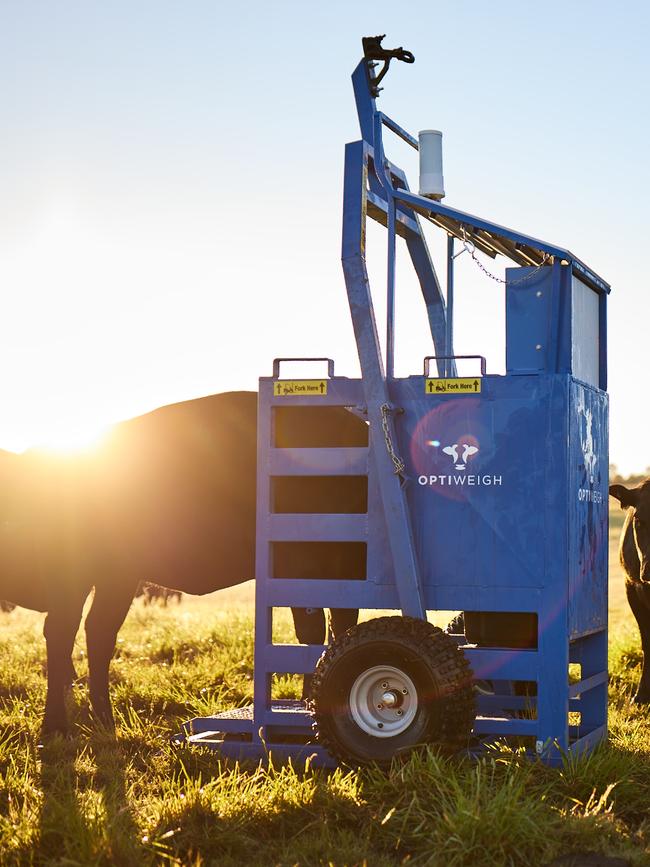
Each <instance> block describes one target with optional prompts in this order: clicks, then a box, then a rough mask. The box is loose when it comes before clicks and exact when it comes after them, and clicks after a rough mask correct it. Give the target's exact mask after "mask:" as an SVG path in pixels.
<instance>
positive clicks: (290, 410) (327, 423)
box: [273, 406, 368, 449]
mask: <svg viewBox="0 0 650 867" xmlns="http://www.w3.org/2000/svg"><path fill="white" fill-rule="evenodd" d="M273 432H274V436H273V445H274V446H275V448H278V449H301V448H302V449H327V448H355V447H361V448H366V447H367V446H368V425H367V424H366V422H365V421H363V419H360V418H359V417H358V416H356V415H354V413H352V412H350V411H349V410H347V409H346V408H345V407H344V406H276V407H274V409H273Z"/></svg>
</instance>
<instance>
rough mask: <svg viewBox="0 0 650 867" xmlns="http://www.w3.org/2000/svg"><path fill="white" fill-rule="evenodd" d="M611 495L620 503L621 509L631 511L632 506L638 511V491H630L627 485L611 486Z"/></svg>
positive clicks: (634, 489)
mask: <svg viewBox="0 0 650 867" xmlns="http://www.w3.org/2000/svg"><path fill="white" fill-rule="evenodd" d="M609 495H610V497H614V499H615V500H618V501H619V503H620V504H621V509H629V508H630V506H632V507H633V508H635V509H636V507H637V505H638V503H639V491H638V489H636V488H632V490H629V489H628V488H626V487H625V485H610V486H609Z"/></svg>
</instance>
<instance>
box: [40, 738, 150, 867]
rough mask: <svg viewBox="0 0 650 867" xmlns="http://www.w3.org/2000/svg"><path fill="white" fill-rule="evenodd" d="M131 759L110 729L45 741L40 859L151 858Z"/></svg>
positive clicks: (109, 861) (111, 861)
mask: <svg viewBox="0 0 650 867" xmlns="http://www.w3.org/2000/svg"><path fill="white" fill-rule="evenodd" d="M128 762H129V758H128V754H127V751H126V750H125V749H124V747H123V746H122V744H121V743H120V742H119V741H118V740H116V739H115V737H114V735H112V734H111V733H109V732H108V731H106V730H101V729H99V730H97V731H92V732H84V733H83V734H82V735H79V736H78V737H74V738H62V737H55V738H53V739H51V740H49V741H48V742H46V743H45V744H44V745H43V747H42V750H41V789H42V793H43V802H42V809H41V818H40V835H39V843H38V846H37V849H36V852H35V853H34V854H35V859H34V860H35V863H36V864H49V863H53V862H55V863H59V862H60V863H71V864H84V865H85V864H106V865H117V864H119V865H121V867H122V865H124V867H127V865H141V864H143V863H145V862H146V861H147V860H148V858H147V854H146V852H145V850H144V848H143V846H142V843H141V841H140V836H139V834H138V828H137V824H136V821H135V819H134V815H133V812H132V809H131V806H130V803H129V798H128V791H127V775H126V771H127V766H128Z"/></svg>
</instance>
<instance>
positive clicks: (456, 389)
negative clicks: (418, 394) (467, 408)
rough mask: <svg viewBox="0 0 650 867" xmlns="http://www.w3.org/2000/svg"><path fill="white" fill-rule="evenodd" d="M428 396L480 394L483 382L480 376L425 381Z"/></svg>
mask: <svg viewBox="0 0 650 867" xmlns="http://www.w3.org/2000/svg"><path fill="white" fill-rule="evenodd" d="M424 390H425V392H426V393H427V394H480V391H481V380H480V378H479V377H478V376H476V377H474V378H468V379H458V378H455V379H425V380H424Z"/></svg>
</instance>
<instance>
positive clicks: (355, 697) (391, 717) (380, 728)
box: [350, 665, 418, 738]
mask: <svg viewBox="0 0 650 867" xmlns="http://www.w3.org/2000/svg"><path fill="white" fill-rule="evenodd" d="M417 709H418V697H417V691H416V689H415V684H414V683H413V681H412V680H411V678H410V677H409V676H408V674H406V673H405V672H404V671H402V670H401V669H399V668H395V667H393V666H390V665H375V666H372V668H367V669H366V670H365V671H363V672H361V674H360V675H359V676H358V677H357V679H356V680H355V681H354V683H353V684H352V688H351V689H350V713H351V714H352V718H353V719H354V721H355V722H356V724H357V725H358V726H359V728H360V729H362V731H364V732H365V733H366V734H369V735H373V736H374V737H377V738H392V737H396V736H397V735H399V734H401V733H402V732H403V731H405V730H406V729H407V728H408V727H409V726H410V725H411V723H412V722H413V719H414V717H415V714H416V712H417Z"/></svg>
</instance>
